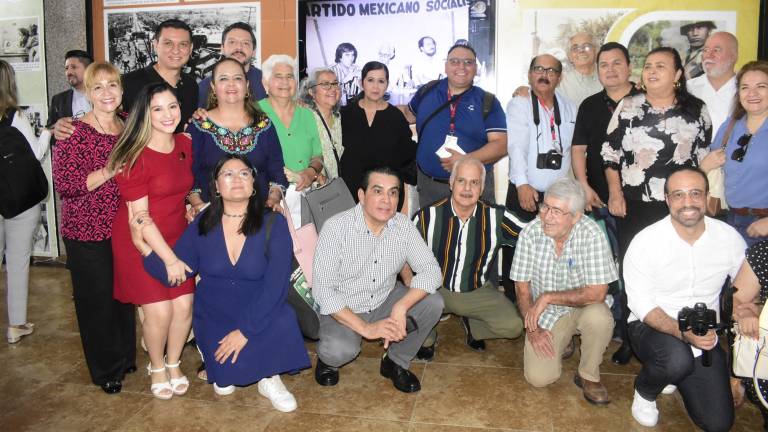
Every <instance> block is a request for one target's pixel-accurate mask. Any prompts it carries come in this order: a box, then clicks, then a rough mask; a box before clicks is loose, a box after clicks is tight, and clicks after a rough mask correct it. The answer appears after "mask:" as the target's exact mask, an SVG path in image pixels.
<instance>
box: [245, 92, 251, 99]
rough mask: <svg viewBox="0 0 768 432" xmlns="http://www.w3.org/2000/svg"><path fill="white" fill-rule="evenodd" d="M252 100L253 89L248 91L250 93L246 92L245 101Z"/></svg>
mask: <svg viewBox="0 0 768 432" xmlns="http://www.w3.org/2000/svg"><path fill="white" fill-rule="evenodd" d="M250 99H251V89H248V91H247V92H245V100H250Z"/></svg>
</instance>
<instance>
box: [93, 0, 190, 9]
mask: <svg viewBox="0 0 768 432" xmlns="http://www.w3.org/2000/svg"><path fill="white" fill-rule="evenodd" d="M179 1H180V0H104V7H105V8H108V7H113V6H139V5H152V4H161V3H179Z"/></svg>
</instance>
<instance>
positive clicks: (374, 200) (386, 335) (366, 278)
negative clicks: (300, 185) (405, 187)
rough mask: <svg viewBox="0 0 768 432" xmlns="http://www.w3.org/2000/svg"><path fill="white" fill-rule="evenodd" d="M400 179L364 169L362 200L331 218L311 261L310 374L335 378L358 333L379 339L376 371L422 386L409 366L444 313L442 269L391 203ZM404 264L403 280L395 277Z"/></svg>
mask: <svg viewBox="0 0 768 432" xmlns="http://www.w3.org/2000/svg"><path fill="white" fill-rule="evenodd" d="M400 187H402V183H401V182H400V178H399V177H398V176H397V174H396V173H395V172H394V171H392V170H391V169H389V168H377V169H374V170H372V171H369V172H368V173H366V175H365V176H364V178H363V182H362V184H361V185H360V189H358V191H357V196H358V198H359V200H360V203H359V204H358V205H357V206H355V207H354V208H352V209H349V210H347V211H345V212H342V213H340V214H338V215H336V216H334V217H332V218H331V219H329V220H328V221H327V222H326V223H325V225H323V230H322V232H321V233H320V238H319V240H318V242H317V249H316V250H315V259H314V263H313V287H312V294H313V295H314V297H315V301H316V302H317V304H318V305H319V306H320V340H319V342H318V345H317V367H316V368H315V380H316V381H317V383H318V384H320V385H323V386H333V385H336V384H337V383H338V382H339V368H340V367H341V366H343V365H344V364H346V363H349V362H351V361H352V360H354V359H355V357H357V355H358V354H359V353H360V341H361V338H366V339H373V340H376V339H381V340H383V341H384V348H385V349H387V352H386V354H385V355H384V357H383V358H382V359H381V368H380V373H381V375H382V376H384V377H385V378H389V379H390V380H392V383H393V385H394V386H395V388H396V389H398V390H400V391H402V392H406V393H411V392H416V391H419V390H420V389H421V384H420V383H419V379H418V378H417V377H416V375H414V374H412V373H411V372H410V371H409V370H408V367H409V366H410V363H411V360H412V359H413V357H414V356H415V355H416V352H417V351H418V350H419V348H420V347H421V345H422V343H423V342H424V339H426V337H427V335H428V334H429V332H430V331H431V330H432V327H434V326H435V324H437V321H438V320H439V319H440V315H441V314H442V312H443V299H442V297H440V295H439V294H436V293H435V291H436V290H437V287H438V286H440V283H441V281H442V275H441V274H440V268H439V267H438V265H437V261H436V260H435V256H434V255H432V251H431V250H430V249H429V247H428V246H427V244H426V243H425V242H424V240H423V239H422V238H421V235H419V232H418V230H417V229H416V226H414V225H413V223H412V222H411V221H410V220H409V219H408V217H407V216H405V215H404V214H402V213H397V202H398V198H399V194H400ZM406 263H408V265H409V266H410V268H411V269H413V271H414V272H415V273H416V275H415V276H414V277H413V279H411V281H410V284H409V287H406V286H404V285H403V284H402V283H399V282H396V278H397V274H398V273H399V272H400V271H401V270H402V268H403V266H404V265H405V264H406Z"/></svg>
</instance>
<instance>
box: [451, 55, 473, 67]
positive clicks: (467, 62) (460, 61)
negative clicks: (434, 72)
mask: <svg viewBox="0 0 768 432" xmlns="http://www.w3.org/2000/svg"><path fill="white" fill-rule="evenodd" d="M446 61H447V62H448V64H450V65H451V66H459V65H464V66H466V67H472V66H474V65H475V64H477V62H476V61H475V60H473V59H462V58H456V57H452V58H449V59H448V60H446Z"/></svg>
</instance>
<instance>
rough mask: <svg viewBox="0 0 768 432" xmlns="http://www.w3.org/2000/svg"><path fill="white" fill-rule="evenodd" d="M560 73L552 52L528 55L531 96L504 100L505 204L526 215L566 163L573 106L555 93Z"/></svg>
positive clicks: (563, 172)
mask: <svg viewBox="0 0 768 432" xmlns="http://www.w3.org/2000/svg"><path fill="white" fill-rule="evenodd" d="M562 72H563V65H562V63H560V61H559V60H558V59H556V58H555V57H553V56H551V55H549V54H542V55H540V56H537V57H534V58H533V60H532V61H531V65H530V67H529V69H528V83H529V85H530V86H531V97H530V98H523V97H516V98H512V100H511V101H510V102H509V104H508V105H507V153H508V155H509V188H508V189H507V203H506V204H507V208H508V209H509V210H511V211H513V212H515V213H517V214H518V215H520V216H521V217H523V218H524V219H526V220H531V219H533V218H535V217H536V211H537V210H536V209H537V204H538V203H539V202H541V199H542V197H543V194H544V191H545V190H546V189H547V188H548V187H549V185H551V184H552V182H554V181H555V180H557V179H559V178H560V177H563V176H565V175H566V174H567V173H568V167H570V166H571V138H573V129H574V126H575V123H576V110H575V109H574V107H573V104H572V103H571V102H570V101H568V99H567V98H564V97H559V96H556V95H555V89H556V88H557V86H558V84H559V83H560V76H561V74H562Z"/></svg>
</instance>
